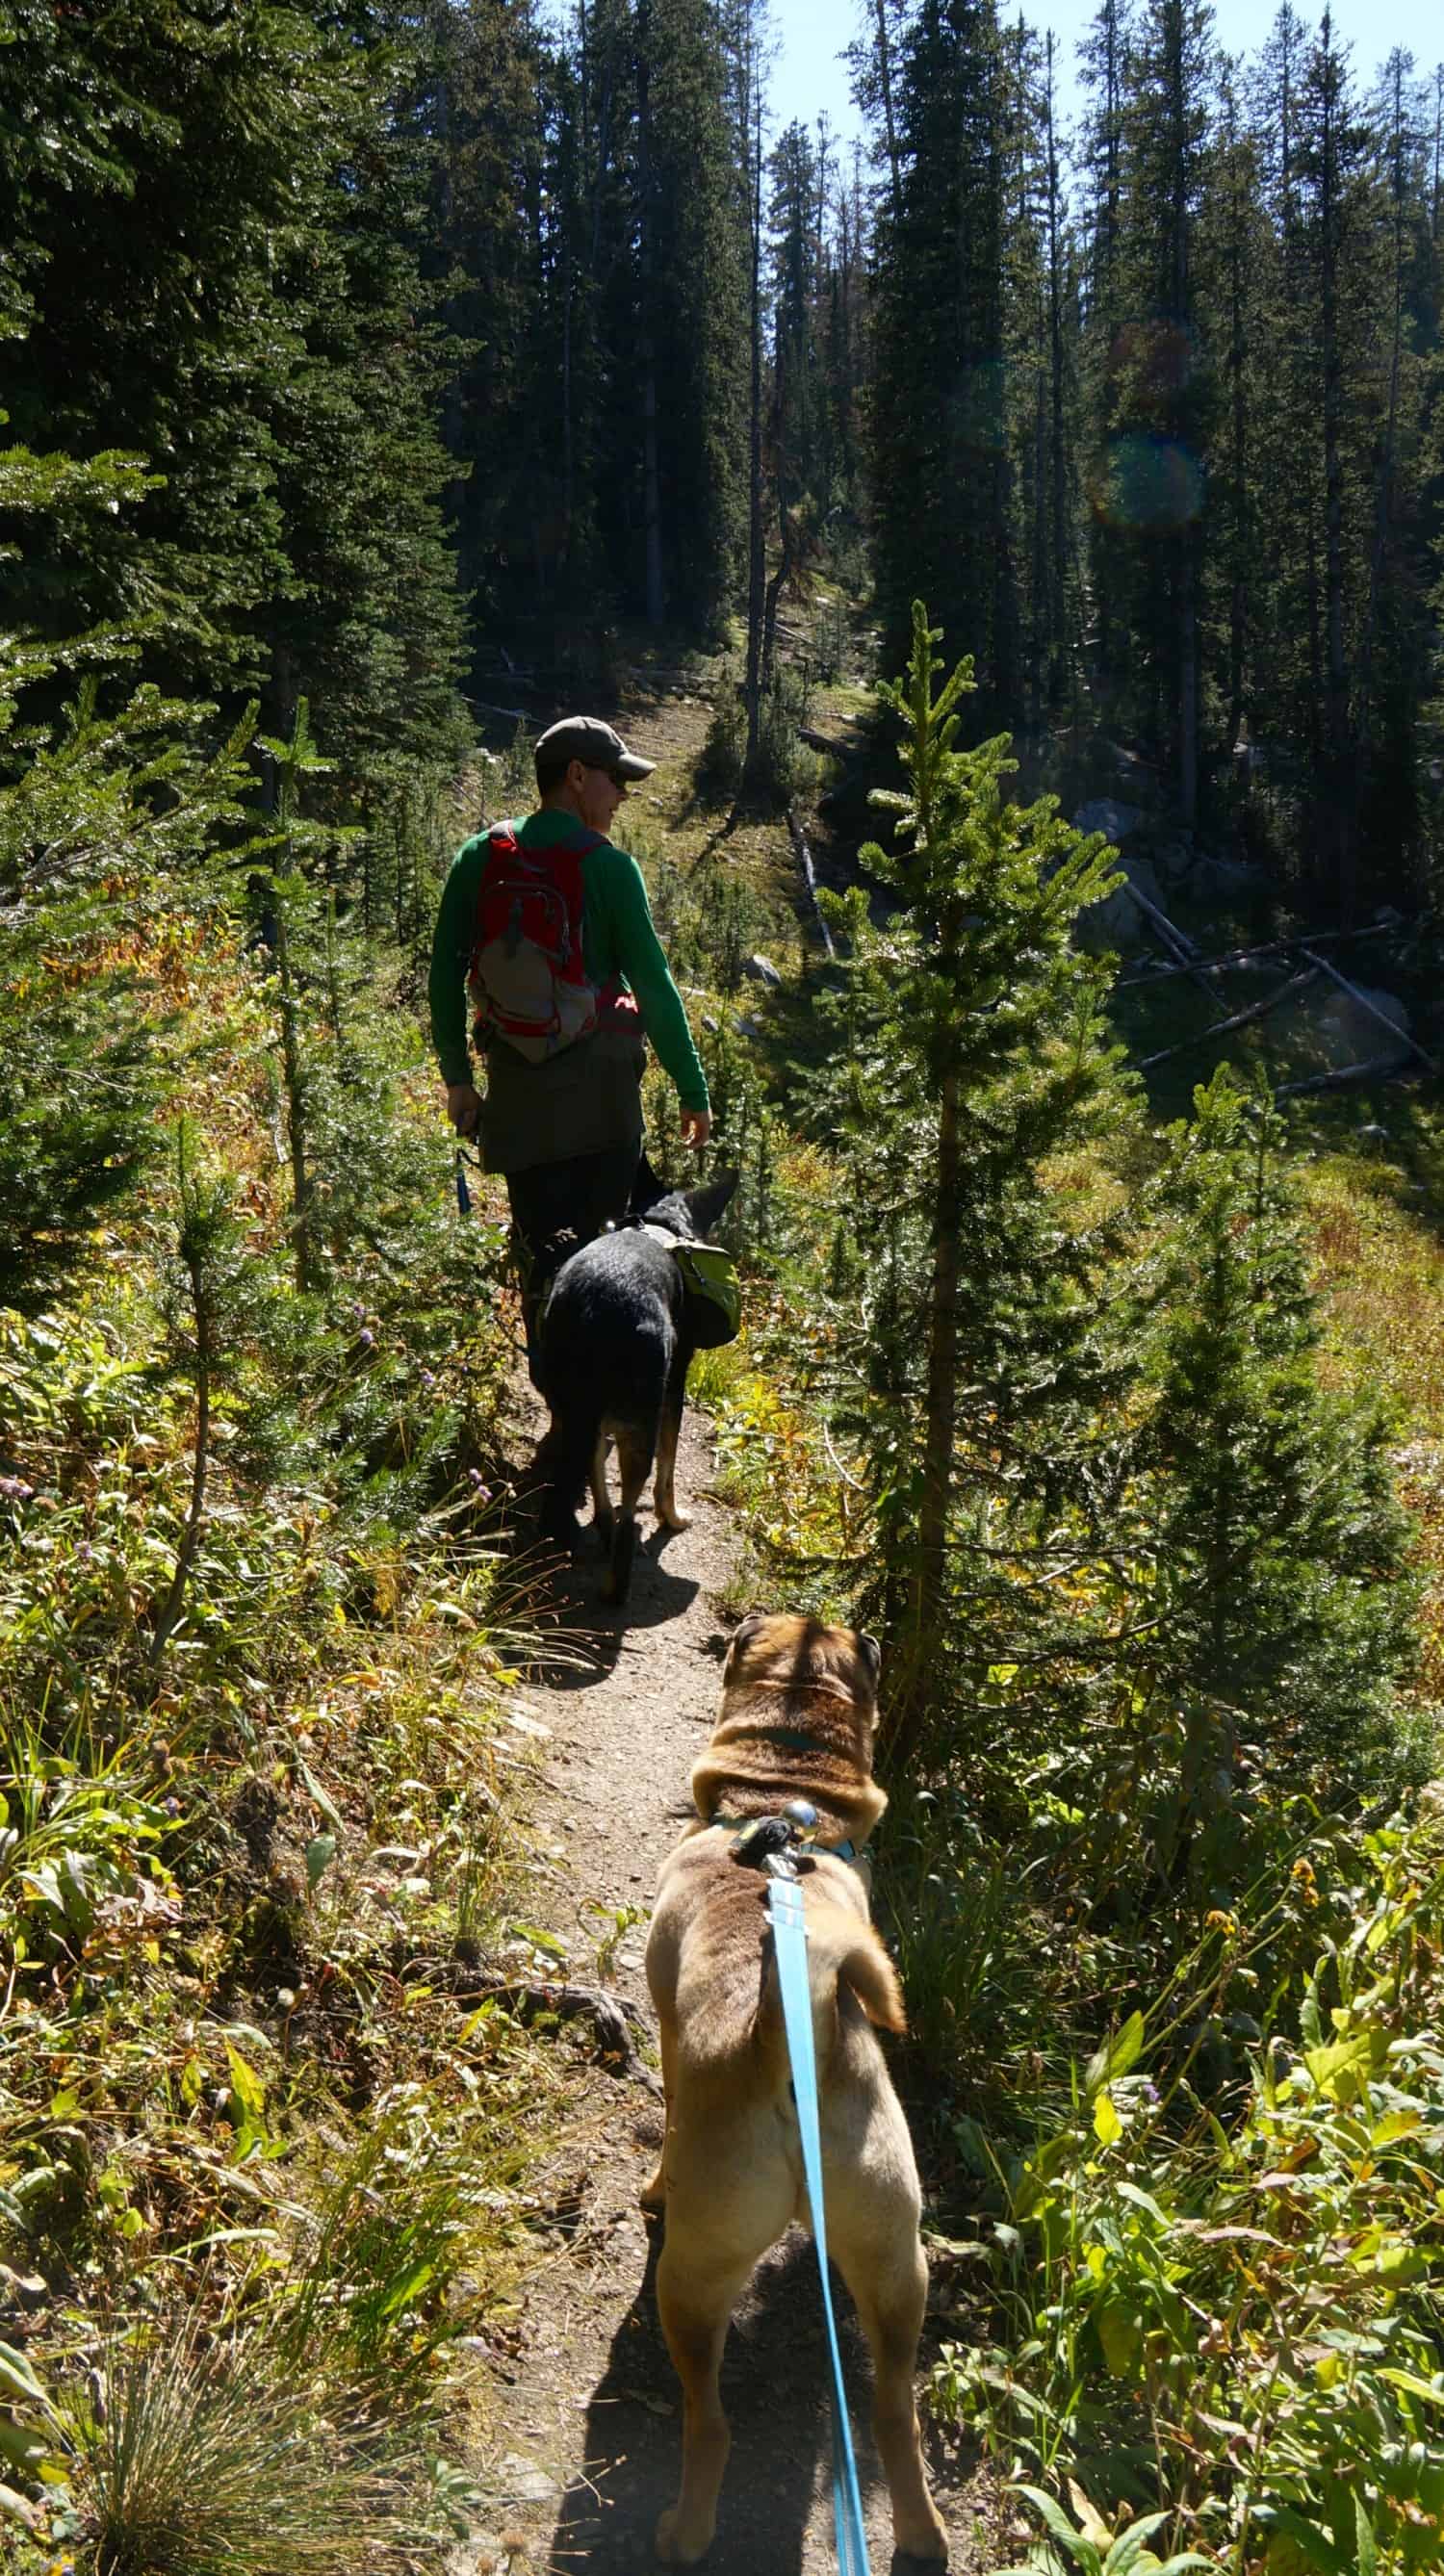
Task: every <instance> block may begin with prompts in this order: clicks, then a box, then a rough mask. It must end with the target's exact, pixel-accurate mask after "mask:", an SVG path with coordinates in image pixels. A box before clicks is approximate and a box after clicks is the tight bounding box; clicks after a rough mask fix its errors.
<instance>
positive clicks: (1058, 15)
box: [771, 0, 1444, 135]
mask: <svg viewBox="0 0 1444 2576" xmlns="http://www.w3.org/2000/svg"><path fill="white" fill-rule="evenodd" d="M1003 5H1004V6H1005V7H1008V8H1009V11H1010V14H1012V0H1003ZM771 6H772V17H773V24H774V27H775V30H776V35H777V42H778V53H777V60H776V62H775V64H774V66H773V73H772V106H773V116H774V128H775V130H779V131H780V129H781V128H782V127H783V126H784V125H787V124H789V123H790V122H791V120H792V119H793V117H801V118H802V119H803V121H804V123H806V124H808V125H811V124H812V123H813V122H814V121H815V119H816V117H817V115H818V113H819V111H820V110H823V109H825V110H826V113H827V116H828V119H829V122H830V123H831V124H832V126H833V127H834V128H835V130H836V131H837V132H838V133H839V134H841V135H852V134H855V133H857V132H858V131H859V130H860V124H859V119H858V115H857V110H856V109H855V108H854V106H853V104H852V101H851V99H850V97H849V96H848V83H847V67H846V65H845V64H843V63H841V62H839V61H838V60H837V55H838V54H839V52H840V51H841V49H842V47H843V46H844V45H846V44H847V42H848V40H849V38H850V37H851V36H853V35H854V34H855V33H856V32H857V30H858V29H859V28H860V26H861V24H862V19H863V10H862V7H861V5H860V0H841V5H840V6H839V5H838V0H771ZM1096 6H1097V0H1023V16H1024V17H1025V18H1027V19H1028V20H1029V21H1030V23H1031V24H1032V25H1033V26H1035V27H1037V28H1039V29H1040V30H1041V29H1042V28H1044V27H1048V26H1051V27H1052V29H1053V32H1054V34H1055V36H1056V37H1057V39H1058V60H1059V69H1060V74H1061V79H1060V102H1061V104H1062V106H1063V109H1064V113H1065V115H1066V114H1069V113H1071V112H1072V111H1073V109H1074V108H1075V107H1076V103H1077V94H1076V91H1075V90H1073V88H1072V73H1073V64H1074V59H1075V55H1076V50H1077V45H1078V40H1079V37H1080V36H1081V35H1082V34H1083V31H1084V29H1085V28H1086V27H1087V26H1088V24H1089V22H1090V20H1091V19H1092V17H1093V15H1094V11H1095V8H1096ZM1295 6H1296V7H1297V8H1298V11H1299V15H1300V17H1301V18H1303V19H1304V20H1305V21H1306V23H1308V24H1310V25H1313V26H1317V24H1318V22H1319V19H1320V17H1321V16H1322V14H1323V12H1322V9H1321V8H1311V7H1310V6H1309V5H1308V0H1295ZM1273 15H1274V6H1273V0H1261V5H1260V0H1215V21H1216V25H1217V30H1218V36H1219V41H1220V43H1221V44H1224V45H1226V46H1227V47H1228V49H1229V51H1230V52H1231V53H1250V54H1252V53H1255V52H1257V50H1258V47H1259V45H1260V44H1261V42H1262V40H1263V38H1264V36H1265V35H1266V33H1267V31H1268V28H1269V26H1270V24H1271V22H1272V19H1273ZM1334 27H1335V31H1336V33H1337V34H1338V36H1339V37H1340V38H1341V40H1342V41H1343V42H1344V43H1345V44H1348V45H1351V46H1352V47H1353V63H1354V71H1355V75H1356V77H1358V78H1359V79H1360V80H1361V81H1362V82H1363V83H1364V84H1365V85H1366V86H1367V85H1368V83H1370V82H1371V81H1372V79H1373V75H1374V73H1375V71H1376V69H1377V68H1378V66H1379V64H1381V63H1382V62H1383V61H1384V59H1385V56H1386V55H1387V54H1388V53H1389V52H1390V50H1391V48H1392V47H1393V46H1395V45H1403V46H1404V47H1405V48H1406V49H1407V50H1408V52H1410V53H1412V54H1413V56H1414V60H1415V65H1416V68H1417V69H1418V71H1419V72H1420V73H1427V72H1430V71H1432V69H1433V67H1434V65H1435V64H1436V63H1437V62H1439V61H1440V60H1441V58H1444V20H1441V15H1440V9H1439V0H1386V5H1385V6H1384V7H1383V8H1380V7H1379V6H1378V5H1377V0H1335V6H1334Z"/></svg>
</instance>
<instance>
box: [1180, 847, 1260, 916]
mask: <svg viewBox="0 0 1444 2576" xmlns="http://www.w3.org/2000/svg"><path fill="white" fill-rule="evenodd" d="M1261 883H1262V879H1261V878H1260V875H1259V872H1258V869H1257V868H1251V867H1250V866H1249V865H1248V864H1247V862H1246V860H1243V859H1224V858H1218V857H1215V856H1214V855H1213V854H1212V853H1211V852H1206V851H1205V852H1200V854H1199V856H1198V857H1197V858H1196V859H1195V860H1194V863H1193V866H1192V867H1191V868H1190V870H1189V872H1188V891H1189V893H1190V894H1191V895H1192V896H1193V897H1194V898H1195V900H1196V901H1197V902H1199V903H1232V902H1236V901H1238V900H1239V899H1240V898H1243V897H1247V896H1249V895H1254V894H1257V893H1258V891H1259V888H1260V885H1261Z"/></svg>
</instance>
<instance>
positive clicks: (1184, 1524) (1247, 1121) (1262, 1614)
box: [1137, 1067, 1415, 1797]
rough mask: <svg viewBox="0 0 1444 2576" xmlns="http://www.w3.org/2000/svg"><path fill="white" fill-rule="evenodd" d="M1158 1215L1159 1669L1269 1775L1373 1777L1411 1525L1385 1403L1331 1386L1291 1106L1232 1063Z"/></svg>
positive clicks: (1393, 1685)
mask: <svg viewBox="0 0 1444 2576" xmlns="http://www.w3.org/2000/svg"><path fill="white" fill-rule="evenodd" d="M1160 1216H1161V1218H1162V1220H1163V1223H1164V1225H1165V1227H1166V1233H1165V1235H1164V1237H1163V1240H1162V1248H1161V1254H1160V1258H1159V1264H1158V1270H1157V1276H1156V1279H1155V1282H1154V1296H1155V1299H1156V1321H1155V1325H1154V1335H1155V1348H1154V1354H1153V1359H1152V1373H1153V1374H1154V1376H1155V1380H1156V1386H1157V1394H1156V1398H1155V1400H1154V1403H1153V1405H1152V1408H1151V1410H1150V1411H1149V1413H1148V1415H1147V1417H1146V1428H1145V1430H1144V1432H1143V1435H1142V1439H1141V1442H1140V1447H1139V1453H1138V1462H1137V1463H1138V1468H1139V1471H1140V1475H1141V1478H1142V1486H1141V1490H1142V1491H1143V1492H1144V1493H1145V1495H1146V1500H1147V1508H1148V1526H1147V1535H1146V1539H1145V1540H1144V1541H1143V1542H1142V1545H1143V1546H1144V1547H1145V1548H1146V1554H1147V1560H1148V1563H1149V1564H1150V1566H1151V1568H1152V1583H1151V1591H1150V1619H1149V1623H1148V1626H1147V1628H1146V1630H1145V1632H1144V1633H1143V1635H1142V1637H1141V1640H1140V1650H1139V1660H1140V1667H1141V1669H1143V1670H1144V1671H1146V1672H1147V1674H1148V1676H1149V1678H1150V1680H1151V1682H1152V1683H1153V1685H1154V1687H1156V1688H1160V1689H1162V1690H1165V1691H1171V1692H1174V1693H1178V1694H1182V1695H1183V1696H1184V1697H1185V1698H1187V1699H1192V1700H1193V1701H1195V1702H1196V1703H1199V1704H1200V1705H1202V1704H1204V1703H1210V1704H1212V1705H1213V1706H1215V1707H1218V1708H1223V1709H1228V1710H1232V1711H1234V1712H1242V1713H1243V1714H1242V1716H1241V1717H1240V1719H1239V1722H1238V1726H1237V1729H1236V1730H1235V1731H1236V1732H1237V1733H1239V1734H1242V1735H1246V1736H1247V1737H1248V1739H1249V1740H1250V1742H1251V1743H1252V1745H1253V1747H1254V1758H1255V1761H1256V1762H1257V1764H1258V1765H1259V1766H1260V1770H1261V1773H1262V1775H1263V1776H1262V1777H1258V1778H1255V1779H1254V1781H1253V1782H1252V1783H1251V1784H1250V1785H1251V1786H1252V1788H1253V1790H1254V1791H1255V1792H1257V1790H1258V1789H1259V1788H1261V1787H1262V1786H1263V1785H1264V1780H1265V1779H1267V1780H1269V1781H1272V1782H1273V1783H1274V1784H1276V1785H1277V1784H1283V1783H1288V1784H1292V1785H1294V1786H1308V1787H1310V1788H1311V1789H1313V1790H1314V1791H1315V1793H1316V1794H1319V1793H1322V1794H1324V1795H1326V1796H1330V1797H1334V1796H1337V1795H1339V1794H1340V1792H1341V1789H1342V1787H1343V1784H1345V1783H1348V1784H1349V1786H1350V1787H1351V1789H1352V1790H1354V1791H1355V1792H1357V1791H1360V1790H1365V1789H1367V1788H1368V1787H1369V1786H1370V1785H1371V1784H1373V1785H1377V1780H1378V1777H1379V1776H1380V1773H1381V1771H1382V1772H1384V1773H1387V1772H1388V1770H1389V1767H1390V1764H1391V1762H1393V1761H1394V1760H1396V1759H1397V1751H1398V1747H1397V1734H1398V1700H1397V1694H1398V1688H1399V1684H1400V1682H1401V1680H1402V1679H1403V1678H1404V1676H1405V1675H1406V1673H1407V1671H1408V1669H1409V1667H1410V1664H1411V1661H1412V1658H1413V1655H1414V1652H1415V1637H1414V1628H1413V1618H1414V1609H1415V1587H1414V1585H1413V1584H1412V1583H1411V1581H1410V1580H1409V1578H1408V1573H1407V1560H1408V1553H1409V1537H1408V1528H1407V1523H1406V1519H1405V1515H1404V1513H1403V1510H1402V1507H1401V1506H1400V1504H1399V1503H1398V1501H1397V1499H1396V1498H1395V1495H1394V1492H1393V1486H1392V1480H1391V1476H1390V1470H1389V1459H1388V1434H1387V1426H1386V1424H1385V1422H1384V1421H1383V1419H1382V1417H1381V1415H1380V1413H1379V1411H1378V1408H1377V1407H1376V1406H1374V1405H1372V1404H1369V1403H1360V1402H1359V1401H1357V1400H1355V1399H1353V1398H1348V1397H1342V1396H1333V1395H1329V1394H1326V1393H1325V1392H1324V1390H1323V1388H1322V1386H1321V1384H1320V1378H1319V1369H1318V1345H1319V1325H1318V1315H1317V1301H1316V1298H1315V1296H1314V1295H1313V1293H1312V1291H1311V1289H1310V1287H1309V1283H1308V1274H1307V1267H1306V1259H1305V1251H1304V1246H1303V1242H1302V1237H1301V1230H1300V1225H1299V1219H1298V1214H1297V1210H1296V1208H1295V1206H1294V1204H1293V1201H1292V1196H1291V1191H1290V1185H1289V1181H1288V1178H1287V1169H1286V1161H1285V1133H1284V1128H1283V1124H1282V1121H1281V1119H1280V1117H1279V1116H1278V1114H1277V1112H1275V1111H1274V1110H1273V1109H1272V1108H1271V1107H1270V1105H1269V1104H1268V1101H1267V1099H1266V1098H1265V1099H1260V1098H1253V1097H1250V1096H1249V1095H1247V1094H1245V1093H1244V1092H1243V1091H1241V1090H1240V1089H1239V1087H1238V1085H1237V1083H1236V1082H1235V1080H1234V1078H1233V1077H1232V1075H1231V1074H1230V1073H1229V1071H1228V1069H1227V1068H1226V1067H1224V1068H1221V1069H1220V1071H1219V1072H1218V1073H1217V1074H1216V1075H1215V1077H1214V1079H1213V1081H1212V1082H1211V1083H1210V1084H1208V1085H1207V1086H1206V1087H1204V1088H1201V1089H1200V1090H1199V1091H1198V1092H1197V1094H1196V1095H1195V1115H1194V1119H1193V1122H1192V1123H1191V1124H1190V1125H1188V1126H1184V1127H1180V1128H1178V1129H1176V1130H1175V1131H1174V1135H1173V1140H1172V1154H1171V1159H1170V1162H1169V1164H1168V1167H1167V1170H1166V1172H1165V1175H1164V1177H1163V1181H1162V1184H1161V1205H1160Z"/></svg>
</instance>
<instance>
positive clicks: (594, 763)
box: [586, 760, 627, 794]
mask: <svg viewBox="0 0 1444 2576" xmlns="http://www.w3.org/2000/svg"><path fill="white" fill-rule="evenodd" d="M586 766H587V768H588V769H598V770H600V771H601V773H602V776H603V777H604V778H610V780H611V782H612V785H613V786H614V787H620V788H621V789H622V791H623V794H625V793H626V787H627V781H626V779H625V778H624V777H623V775H622V773H621V771H620V769H608V767H607V765H606V762H605V761H603V760H589V761H588V762H587V764H586Z"/></svg>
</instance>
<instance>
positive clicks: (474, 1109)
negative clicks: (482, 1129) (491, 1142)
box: [446, 1082, 481, 1136]
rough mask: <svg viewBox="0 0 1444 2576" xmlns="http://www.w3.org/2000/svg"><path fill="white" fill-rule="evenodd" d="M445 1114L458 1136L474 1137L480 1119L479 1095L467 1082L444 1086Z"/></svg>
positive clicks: (451, 1083) (450, 1083)
mask: <svg viewBox="0 0 1444 2576" xmlns="http://www.w3.org/2000/svg"><path fill="white" fill-rule="evenodd" d="M446 1114H447V1117H448V1118H449V1119H450V1120H451V1123H452V1126H453V1127H454V1128H455V1129H456V1132H457V1134H458V1136H474V1135H475V1134H476V1130H477V1126H478V1124H479V1122H480V1119H481V1094H480V1092H479V1091H474V1090H473V1089H472V1086H471V1084H470V1083H469V1082H449V1083H448V1084H447V1086H446Z"/></svg>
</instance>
